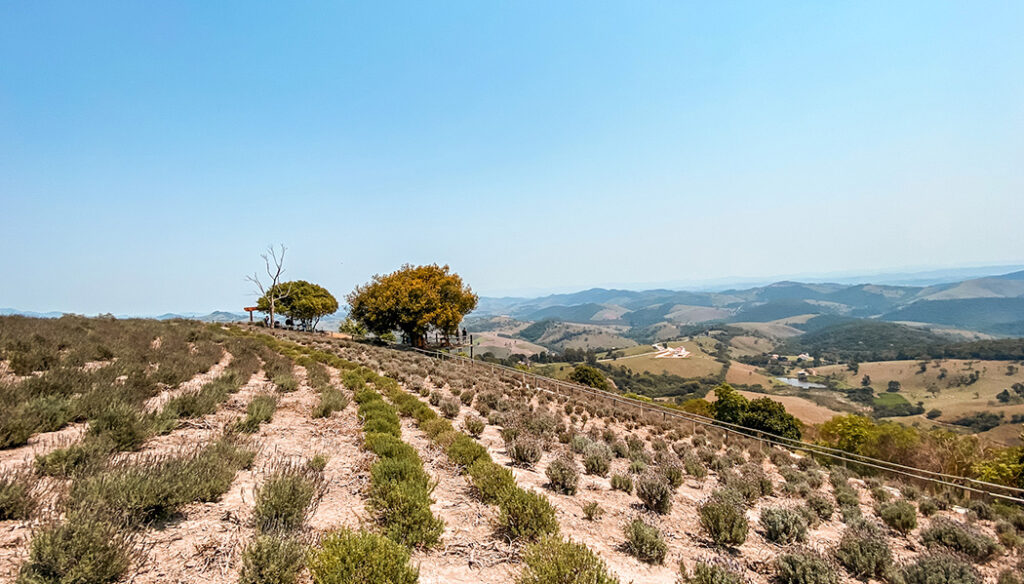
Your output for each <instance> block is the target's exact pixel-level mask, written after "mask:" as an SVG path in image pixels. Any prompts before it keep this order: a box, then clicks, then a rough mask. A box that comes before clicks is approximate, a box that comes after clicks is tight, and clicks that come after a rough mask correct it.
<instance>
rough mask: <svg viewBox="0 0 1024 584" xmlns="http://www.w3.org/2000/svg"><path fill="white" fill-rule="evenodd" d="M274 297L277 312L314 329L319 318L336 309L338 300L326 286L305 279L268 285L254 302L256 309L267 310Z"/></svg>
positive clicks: (332, 312)
mask: <svg viewBox="0 0 1024 584" xmlns="http://www.w3.org/2000/svg"><path fill="white" fill-rule="evenodd" d="M285 291H287V293H286V294H285V293H284V292H285ZM279 293H280V294H279ZM274 298H278V300H277V301H276V304H277V310H278V312H280V313H281V314H283V315H285V316H287V317H288V318H291V319H293V320H297V321H299V323H301V324H302V325H303V326H304V327H305V328H306V329H307V330H315V329H316V325H317V324H318V323H319V322H320V319H321V318H323V317H325V316H327V315H329V314H334V313H335V312H337V311H338V300H337V299H336V298H335V297H334V296H333V295H332V294H331V293H330V292H328V291H327V289H326V288H324V287H323V286H320V285H319V284H313V283H310V282H307V281H305V280H295V281H294V282H282V283H281V284H278V285H277V286H272V287H270V288H269V289H268V290H267V292H266V294H264V295H263V297H261V298H260V299H259V300H258V301H257V302H256V307H257V309H258V310H259V311H261V312H269V311H270V310H271V303H272V301H273V299H274Z"/></svg>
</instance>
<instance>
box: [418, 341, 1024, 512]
mask: <svg viewBox="0 0 1024 584" xmlns="http://www.w3.org/2000/svg"><path fill="white" fill-rule="evenodd" d="M410 348H411V349H412V350H413V351H415V352H417V353H419V354H422V355H425V356H427V357H431V358H434V359H439V360H448V361H453V362H456V363H458V364H460V365H463V366H467V367H473V368H474V369H481V370H485V371H488V372H489V373H490V374H492V375H494V374H500V375H504V376H508V377H510V378H512V380H514V381H516V382H522V383H523V385H526V386H529V385H530V383H531V382H532V383H533V387H535V388H538V389H548V390H552V389H553V390H554V392H555V393H557V394H559V395H563V394H565V393H568V397H570V398H572V397H573V396H574V395H575V394H584V395H590V396H594V397H596V398H598V399H602V400H606V401H610V402H612V403H616V404H619V405H622V406H624V407H627V408H635V409H637V410H638V411H639V412H640V415H641V417H643V416H645V415H656V416H658V415H660V416H661V418H662V420H668V419H670V418H671V419H674V420H681V421H685V422H689V423H691V424H692V425H694V427H696V426H697V425H700V426H704V427H711V428H716V429H719V430H722V431H724V432H726V433H730V434H736V435H740V436H743V437H746V438H752V439H754V440H758V441H761V442H764V443H768V444H776V445H779V446H783V447H786V448H789V449H790V450H801V451H805V452H810V453H813V454H816V455H818V456H823V457H826V458H830V459H832V460H835V461H839V462H842V463H844V464H854V465H861V466H863V467H867V468H872V469H875V470H880V471H883V472H887V473H891V474H895V475H898V476H903V477H908V478H913V479H916V480H920V481H924V482H928V483H932V484H937V485H942V486H946V487H952V488H956V489H961V490H963V491H966V492H970V493H974V494H978V495H984V496H988V497H992V498H994V499H1000V500H1004V501H1012V502H1015V503H1019V504H1024V497H1022V496H1020V495H1024V489H1021V488H1017V487H1013V486H1009V485H1001V484H998V483H991V482H987V481H982V480H979V479H975V478H971V477H964V476H957V475H950V474H946V473H941V472H937V471H931V470H926V469H922V468H916V467H912V466H907V465H903V464H899V463H895V462H890V461H887V460H882V459H878V458H872V457H869V456H863V455H860V454H856V453H852V452H847V451H845V450H840V449H837V448H831V447H828V446H824V445H821V444H813V443H810V442H805V441H803V440H798V439H794V438H789V437H787V436H780V435H778V434H772V433H770V432H763V431H759V430H752V429H750V428H746V427H744V426H740V425H739V424H732V423H729V422H723V421H720V420H716V419H714V418H709V417H706V416H701V415H699V414H694V413H691V412H686V411H682V410H676V409H672V408H668V407H665V406H662V405H660V404H657V403H654V402H647V401H643V400H638V399H633V398H629V397H625V396H623V395H619V394H616V393H612V392H609V391H603V390H600V389H596V388H593V387H589V386H586V385H581V384H578V383H573V382H569V381H564V380H561V379H555V378H552V377H545V376H542V375H537V374H535V373H530V372H527V371H523V370H520V369H514V368H512V367H507V366H505V365H499V364H496V363H488V362H485V361H478V360H475V359H470V358H468V357H464V356H462V355H453V354H451V353H445V352H442V351H433V350H429V349H420V348H416V347H410ZM1008 493H1012V494H1008Z"/></svg>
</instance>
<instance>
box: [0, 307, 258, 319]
mask: <svg viewBox="0 0 1024 584" xmlns="http://www.w3.org/2000/svg"><path fill="white" fill-rule="evenodd" d="M65 314H67V313H65V312H58V311H52V312H32V311H30V310H18V309H16V308H0V316H9V315H18V316H29V317H33V318H60V317H61V316H63V315H65ZM114 317H115V318H152V319H155V320H172V319H175V318H184V319H189V320H200V321H203V322H236V321H240V320H249V315H248V314H247V313H245V312H227V311H223V310H215V311H213V312H210V313H208V314H203V313H201V312H180V313H179V312H167V313H164V314H161V315H157V316H154V315H148V314H116V315H114Z"/></svg>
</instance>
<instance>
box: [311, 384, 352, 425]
mask: <svg viewBox="0 0 1024 584" xmlns="http://www.w3.org/2000/svg"><path fill="white" fill-rule="evenodd" d="M346 407H348V397H346V396H345V394H343V393H341V392H340V391H338V390H337V389H335V388H333V387H328V388H327V389H325V390H324V391H323V392H321V393H320V402H319V403H318V404H317V405H316V406H314V407H313V412H312V415H313V417H314V418H329V417H331V414H333V413H334V412H340V411H342V410H344V409H345V408H346Z"/></svg>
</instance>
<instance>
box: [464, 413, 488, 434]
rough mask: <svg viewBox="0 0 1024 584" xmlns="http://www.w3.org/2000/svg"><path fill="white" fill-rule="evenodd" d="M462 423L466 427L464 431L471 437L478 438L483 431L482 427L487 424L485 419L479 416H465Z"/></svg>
mask: <svg viewBox="0 0 1024 584" xmlns="http://www.w3.org/2000/svg"><path fill="white" fill-rule="evenodd" d="M463 425H464V426H465V428H466V433H467V434H469V435H470V436H472V437H473V438H479V437H480V435H481V434H483V433H484V427H485V426H486V425H487V421H486V420H484V419H483V418H481V417H480V416H466V419H465V420H464V421H463Z"/></svg>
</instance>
